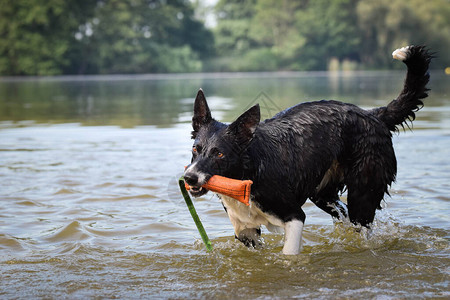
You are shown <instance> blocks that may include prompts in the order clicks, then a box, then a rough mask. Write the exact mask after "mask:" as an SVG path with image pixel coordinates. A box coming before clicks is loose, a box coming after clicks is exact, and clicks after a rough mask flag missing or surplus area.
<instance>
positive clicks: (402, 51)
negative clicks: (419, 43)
mask: <svg viewBox="0 0 450 300" xmlns="http://www.w3.org/2000/svg"><path fill="white" fill-rule="evenodd" d="M410 47H411V46H406V47H403V48H399V49H396V50H395V51H394V52H392V57H393V58H394V59H398V60H400V61H404V60H405V59H406V58H407V57H408V54H409V48H410Z"/></svg>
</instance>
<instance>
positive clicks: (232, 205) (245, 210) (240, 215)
mask: <svg viewBox="0 0 450 300" xmlns="http://www.w3.org/2000/svg"><path fill="white" fill-rule="evenodd" d="M218 195H219V197H220V200H221V201H222V204H223V206H225V208H226V209H227V213H228V217H229V218H230V221H231V224H232V225H233V227H234V233H235V234H236V236H239V233H240V232H241V231H242V230H244V229H246V228H259V227H260V226H261V225H264V226H266V227H267V229H269V230H274V229H277V228H279V227H281V228H282V227H284V222H283V221H281V220H280V219H279V218H277V217H275V216H273V215H270V214H266V213H264V212H263V211H261V209H259V207H258V206H257V205H256V204H255V203H252V202H250V206H247V205H245V204H243V203H241V202H239V201H237V200H236V199H233V198H230V197H228V196H224V195H221V194H218Z"/></svg>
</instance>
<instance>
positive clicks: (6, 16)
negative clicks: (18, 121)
mask: <svg viewBox="0 0 450 300" xmlns="http://www.w3.org/2000/svg"><path fill="white" fill-rule="evenodd" d="M91 2H92V1H87V0H80V1H64V0H35V1H31V0H3V1H2V2H1V4H0V37H1V38H0V74H8V75H54V74H60V73H61V72H62V68H64V67H65V66H68V65H69V64H70V61H69V59H68V58H67V56H66V54H67V53H68V51H69V49H70V47H71V45H72V44H73V43H74V42H75V37H74V35H73V34H71V33H73V32H74V31H75V30H76V29H77V28H78V25H79V23H80V20H82V19H83V18H85V17H86V15H89V11H90V7H91Z"/></svg>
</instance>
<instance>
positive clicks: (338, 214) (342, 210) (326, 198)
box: [310, 183, 348, 219]
mask: <svg viewBox="0 0 450 300" xmlns="http://www.w3.org/2000/svg"><path fill="white" fill-rule="evenodd" d="M339 190H340V189H339V187H338V185H336V184H334V183H329V184H328V185H327V186H325V187H322V188H321V189H320V190H318V191H317V193H316V195H314V196H313V197H311V198H310V199H311V201H312V202H313V203H314V204H315V205H316V206H317V207H319V208H320V209H322V210H323V211H325V212H326V213H328V214H330V215H331V216H332V217H333V218H336V219H345V218H347V217H348V211H347V205H345V203H343V202H342V201H340V199H339V195H338V193H339Z"/></svg>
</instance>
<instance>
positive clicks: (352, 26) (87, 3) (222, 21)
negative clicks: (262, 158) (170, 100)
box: [0, 0, 450, 75]
mask: <svg viewBox="0 0 450 300" xmlns="http://www.w3.org/2000/svg"><path fill="white" fill-rule="evenodd" d="M201 4H202V2H201V1H196V2H191V1H188V0H129V1H120V0H96V1H94V0H33V1H31V0H1V1H0V75H56V74H114V73H163V72H164V73H166V72H167V73H171V72H199V71H274V70H326V69H362V68H365V69H366V68H377V69H379V68H390V67H392V66H398V64H392V63H391V61H392V59H391V58H390V53H391V52H392V50H393V49H395V48H397V47H399V46H403V45H407V44H426V45H429V47H430V48H432V49H433V50H434V51H436V52H438V55H439V57H438V60H437V61H436V63H435V67H442V68H443V67H446V66H450V56H449V55H448V49H450V3H449V2H448V0H429V1H423V0H408V1H404V0H364V1H363V0H328V1H325V0H297V1H294V0H246V1H244V0H219V1H218V3H217V4H216V6H215V7H214V8H213V9H212V11H211V13H213V14H214V15H215V17H216V21H217V24H216V26H215V27H214V28H212V29H210V28H206V27H205V25H204V22H203V21H202V20H201V19H202V17H201V15H202V12H204V11H205V7H204V6H202V5H201Z"/></svg>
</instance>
